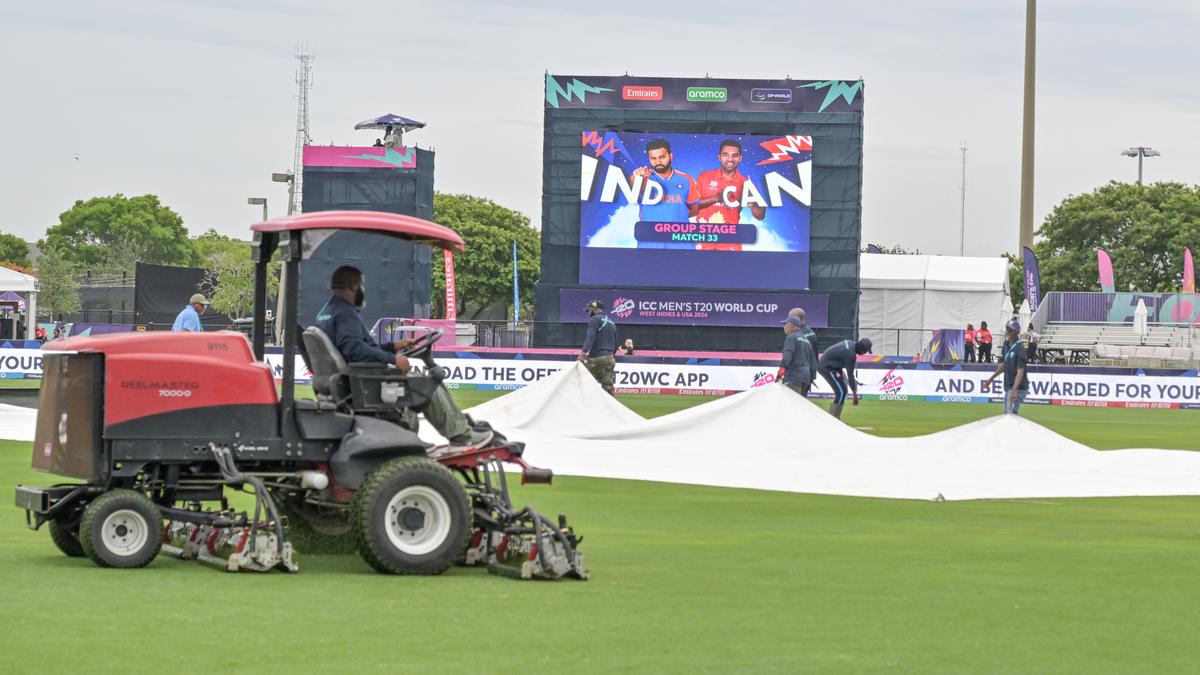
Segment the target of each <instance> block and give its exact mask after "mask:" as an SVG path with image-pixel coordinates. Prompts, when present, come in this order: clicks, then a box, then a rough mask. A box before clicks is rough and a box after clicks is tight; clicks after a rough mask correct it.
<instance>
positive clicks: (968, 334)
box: [963, 324, 975, 363]
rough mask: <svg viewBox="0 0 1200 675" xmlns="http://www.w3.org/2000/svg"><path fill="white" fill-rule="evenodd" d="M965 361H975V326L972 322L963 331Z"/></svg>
mask: <svg viewBox="0 0 1200 675" xmlns="http://www.w3.org/2000/svg"><path fill="white" fill-rule="evenodd" d="M963 361H965V362H966V363H975V326H973V325H971V324H967V330H966V331H964V332H963Z"/></svg>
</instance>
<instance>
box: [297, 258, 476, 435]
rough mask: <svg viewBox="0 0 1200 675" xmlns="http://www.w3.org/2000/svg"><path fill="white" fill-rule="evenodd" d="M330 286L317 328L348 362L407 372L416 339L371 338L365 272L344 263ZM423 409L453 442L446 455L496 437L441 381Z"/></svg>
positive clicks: (335, 271)
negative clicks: (365, 311)
mask: <svg viewBox="0 0 1200 675" xmlns="http://www.w3.org/2000/svg"><path fill="white" fill-rule="evenodd" d="M329 288H330V291H331V292H332V296H331V297H330V298H329V301H328V302H326V303H325V305H324V306H323V307H321V309H320V310H319V311H318V312H317V327H318V328H320V329H321V330H322V331H324V333H325V334H326V335H328V336H329V339H330V340H332V341H333V344H334V346H336V347H337V350H338V351H339V352H341V354H342V356H343V357H345V359H346V362H347V363H385V364H389V365H394V366H395V367H396V368H398V369H399V370H400V371H401V372H405V373H407V372H408V371H409V369H410V368H411V365H410V364H409V361H408V357H407V356H405V355H404V354H403V353H402V352H403V351H404V350H405V349H407V348H409V347H410V346H411V345H412V344H413V341H412V340H407V339H405V340H397V341H395V342H389V343H387V344H383V345H381V344H379V343H377V342H376V341H375V339H374V338H372V337H371V332H370V330H368V329H367V326H366V324H365V323H363V320H362V315H361V314H359V310H361V309H362V308H363V306H364V305H366V291H365V288H364V283H363V273H362V272H361V271H360V270H359V269H358V268H356V267H351V266H349V265H343V266H341V267H339V268H337V269H336V270H334V272H333V276H332V277H331V278H330V280H329ZM421 412H424V413H425V418H426V419H427V420H429V422H430V424H432V425H433V426H434V428H435V429H437V430H438V432H439V433H441V434H442V435H443V436H445V437H446V438H447V439H449V441H450V447H449V449H448V450H446V451H444V452H443V453H441V454H442V456H444V455H445V454H457V453H463V452H470V451H472V450H477V449H479V448H483V447H486V446H487V444H488V443H490V442H491V441H492V438H493V436H494V433H493V432H492V431H491V430H490V429H475V428H473V427H472V425H471V421H470V419H468V418H467V416H466V415H465V414H463V412H462V410H460V409H459V408H458V405H456V404H455V403H454V399H453V398H451V397H450V392H448V391H446V387H445V386H443V385H442V384H441V383H439V384H438V386H437V389H436V390H434V394H433V397H432V399H431V400H430V401H429V404H428V405H426V406H425V408H424V410H422V411H421Z"/></svg>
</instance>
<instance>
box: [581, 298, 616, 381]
mask: <svg viewBox="0 0 1200 675" xmlns="http://www.w3.org/2000/svg"><path fill="white" fill-rule="evenodd" d="M584 311H586V312H587V313H588V315H589V316H590V317H591V318H590V319H588V331H587V337H586V338H585V339H584V341H583V348H582V349H580V350H579V361H580V363H582V364H583V365H584V366H585V367H586V368H587V369H588V372H589V373H591V374H592V377H594V378H596V381H597V382H599V383H600V386H601V387H604V391H607V392H608V393H610V394H612V393H613V377H614V373H613V369H614V368H615V367H616V365H617V361H616V359H615V358H614V357H613V353H614V352H616V351H617V324H615V323H613V321H612V319H610V318H608V315H607V314H605V313H604V303H602V302H600V301H599V300H593V301H591V302H589V303H588V304H587V305H585V306H584Z"/></svg>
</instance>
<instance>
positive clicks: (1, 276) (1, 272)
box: [0, 267, 37, 340]
mask: <svg viewBox="0 0 1200 675" xmlns="http://www.w3.org/2000/svg"><path fill="white" fill-rule="evenodd" d="M4 291H14V292H17V293H28V294H29V302H27V303H26V304H27V305H28V307H27V309H28V314H27V316H30V317H36V316H37V278H36V277H31V276H29V275H28V274H22V273H20V272H18V271H16V270H10V269H8V268H7V267H0V293H2V292H4ZM36 324H37V321H36V320H34V319H30V320H29V321H26V322H25V332H26V335H25V339H26V340H32V339H33V332H34V330H35V329H36Z"/></svg>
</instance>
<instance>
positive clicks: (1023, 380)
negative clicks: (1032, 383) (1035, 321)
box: [984, 319, 1029, 415]
mask: <svg viewBox="0 0 1200 675" xmlns="http://www.w3.org/2000/svg"><path fill="white" fill-rule="evenodd" d="M1028 365H1029V355H1028V354H1027V353H1026V351H1025V343H1024V342H1022V341H1021V323H1020V322H1019V321H1017V320H1016V319H1013V320H1012V321H1009V322H1008V325H1007V326H1005V327H1004V353H1003V354H1001V358H1000V367H999V368H997V369H996V372H994V373H992V376H991V377H989V378H988V379H987V380H986V381H985V382H984V385H985V387H990V386H991V385H992V382H993V381H994V380H995V379H996V376H997V375H999V374H1001V373H1004V414H1005V415H1008V414H1013V415H1016V414H1017V411H1018V410H1020V409H1021V402H1022V401H1024V400H1025V395H1026V394H1028V393H1029V378H1028V377H1026V376H1025V368H1026V367H1027V366H1028Z"/></svg>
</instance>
